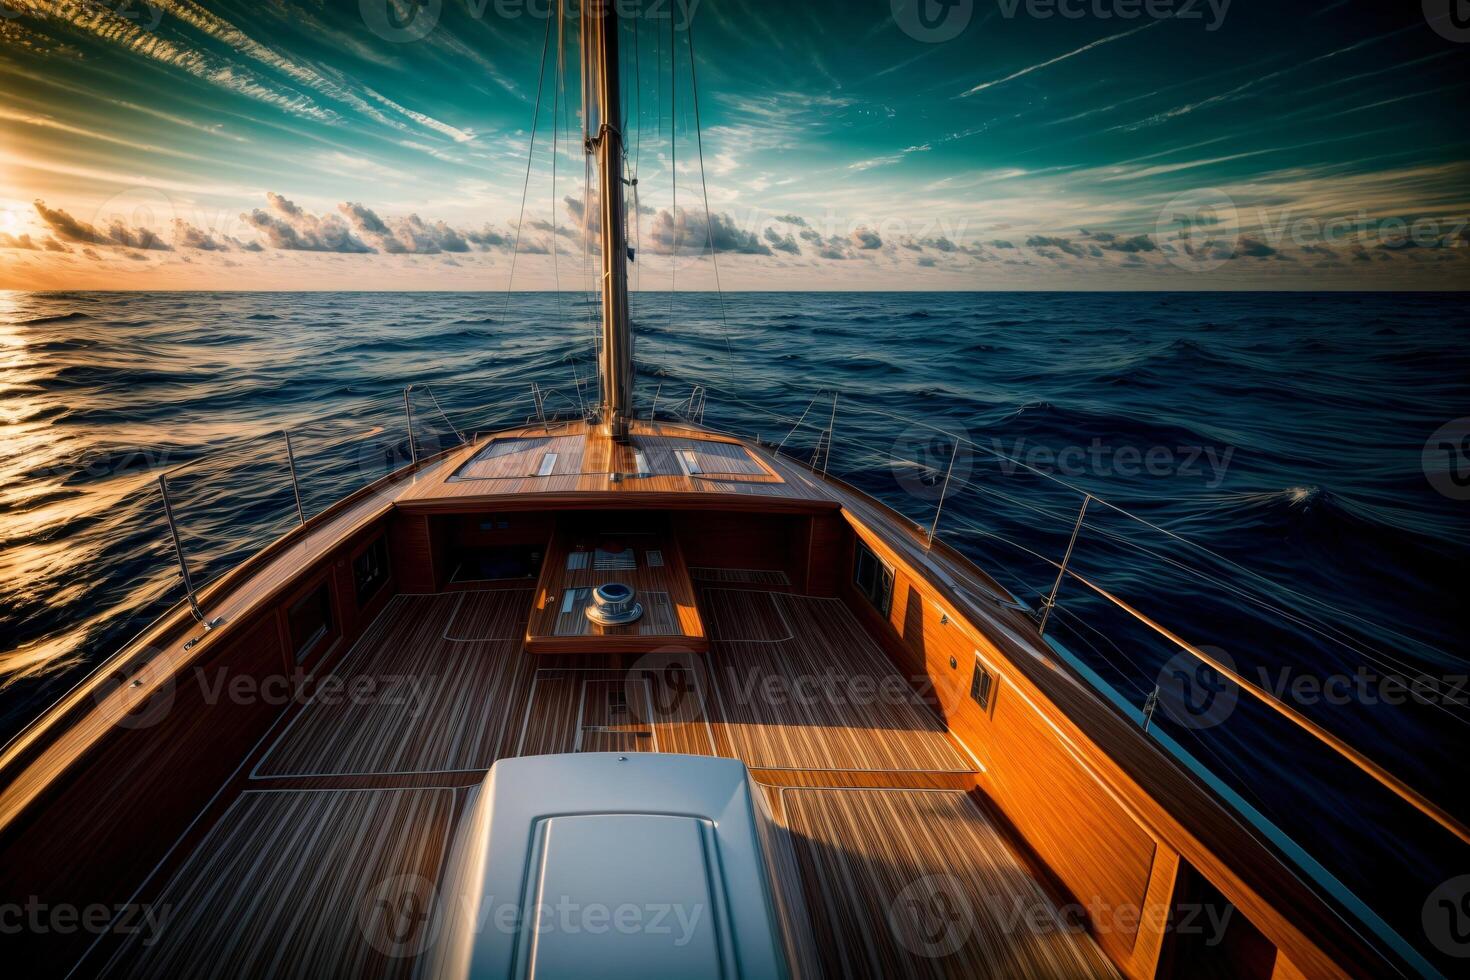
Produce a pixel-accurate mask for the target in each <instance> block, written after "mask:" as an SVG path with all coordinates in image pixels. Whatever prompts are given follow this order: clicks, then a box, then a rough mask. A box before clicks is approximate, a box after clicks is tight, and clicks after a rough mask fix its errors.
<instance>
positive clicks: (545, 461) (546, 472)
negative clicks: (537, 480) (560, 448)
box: [536, 453, 556, 476]
mask: <svg viewBox="0 0 1470 980" xmlns="http://www.w3.org/2000/svg"><path fill="white" fill-rule="evenodd" d="M555 469H556V453H547V454H546V455H545V456H542V457H541V468H540V469H538V470H537V471H536V475H537V476H550V475H551V474H552V472H553V471H554V470H555Z"/></svg>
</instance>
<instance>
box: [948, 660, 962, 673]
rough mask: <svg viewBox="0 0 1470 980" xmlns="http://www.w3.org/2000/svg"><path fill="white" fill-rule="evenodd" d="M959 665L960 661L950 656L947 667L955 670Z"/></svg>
mask: <svg viewBox="0 0 1470 980" xmlns="http://www.w3.org/2000/svg"><path fill="white" fill-rule="evenodd" d="M959 666H960V663H959V661H958V660H956V659H955V658H954V657H950V658H949V669H950V670H957V669H958V668H959Z"/></svg>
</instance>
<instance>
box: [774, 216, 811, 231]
mask: <svg viewBox="0 0 1470 980" xmlns="http://www.w3.org/2000/svg"><path fill="white" fill-rule="evenodd" d="M775 220H777V221H779V222H781V223H782V224H787V225H796V226H797V227H798V228H805V227H807V223H806V219H805V218H803V217H802V216H801V215H799V214H778V215H776V219H775Z"/></svg>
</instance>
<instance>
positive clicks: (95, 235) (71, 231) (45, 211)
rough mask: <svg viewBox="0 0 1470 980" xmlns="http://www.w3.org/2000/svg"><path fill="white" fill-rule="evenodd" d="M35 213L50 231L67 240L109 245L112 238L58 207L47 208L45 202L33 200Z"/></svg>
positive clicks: (86, 243)
mask: <svg viewBox="0 0 1470 980" xmlns="http://www.w3.org/2000/svg"><path fill="white" fill-rule="evenodd" d="M35 207H36V213H37V214H39V215H40V216H41V220H42V221H44V222H46V226H47V227H48V228H50V229H51V231H52V233H54V234H55V235H57V236H58V237H59V238H62V239H64V240H66V241H68V242H80V243H82V244H85V245H111V244H112V239H111V238H109V237H108V236H107V235H105V234H103V233H102V232H100V231H98V230H97V229H96V228H94V227H93V226H92V225H89V224H87V223H86V222H85V221H80V220H78V219H76V218H73V217H72V216H71V215H69V214H67V213H66V212H65V211H62V210H61V209H60V208H57V209H55V210H53V209H51V208H48V207H47V206H46V202H44V201H36V202H35Z"/></svg>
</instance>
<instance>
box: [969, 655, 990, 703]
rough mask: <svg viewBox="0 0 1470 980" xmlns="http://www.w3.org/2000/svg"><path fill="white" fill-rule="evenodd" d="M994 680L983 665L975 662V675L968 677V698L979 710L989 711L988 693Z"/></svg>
mask: <svg viewBox="0 0 1470 980" xmlns="http://www.w3.org/2000/svg"><path fill="white" fill-rule="evenodd" d="M994 682H995V678H994V677H993V676H992V675H991V673H990V671H988V670H986V669H985V665H984V664H982V663H981V662H980V661H979V660H976V661H975V673H974V674H972V675H971V676H970V698H971V699H972V700H973V701H974V702H975V703H976V704H978V705H979V706H980V708H981V710H983V711H989V710H990V691H991V687H992V685H993V684H994Z"/></svg>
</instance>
